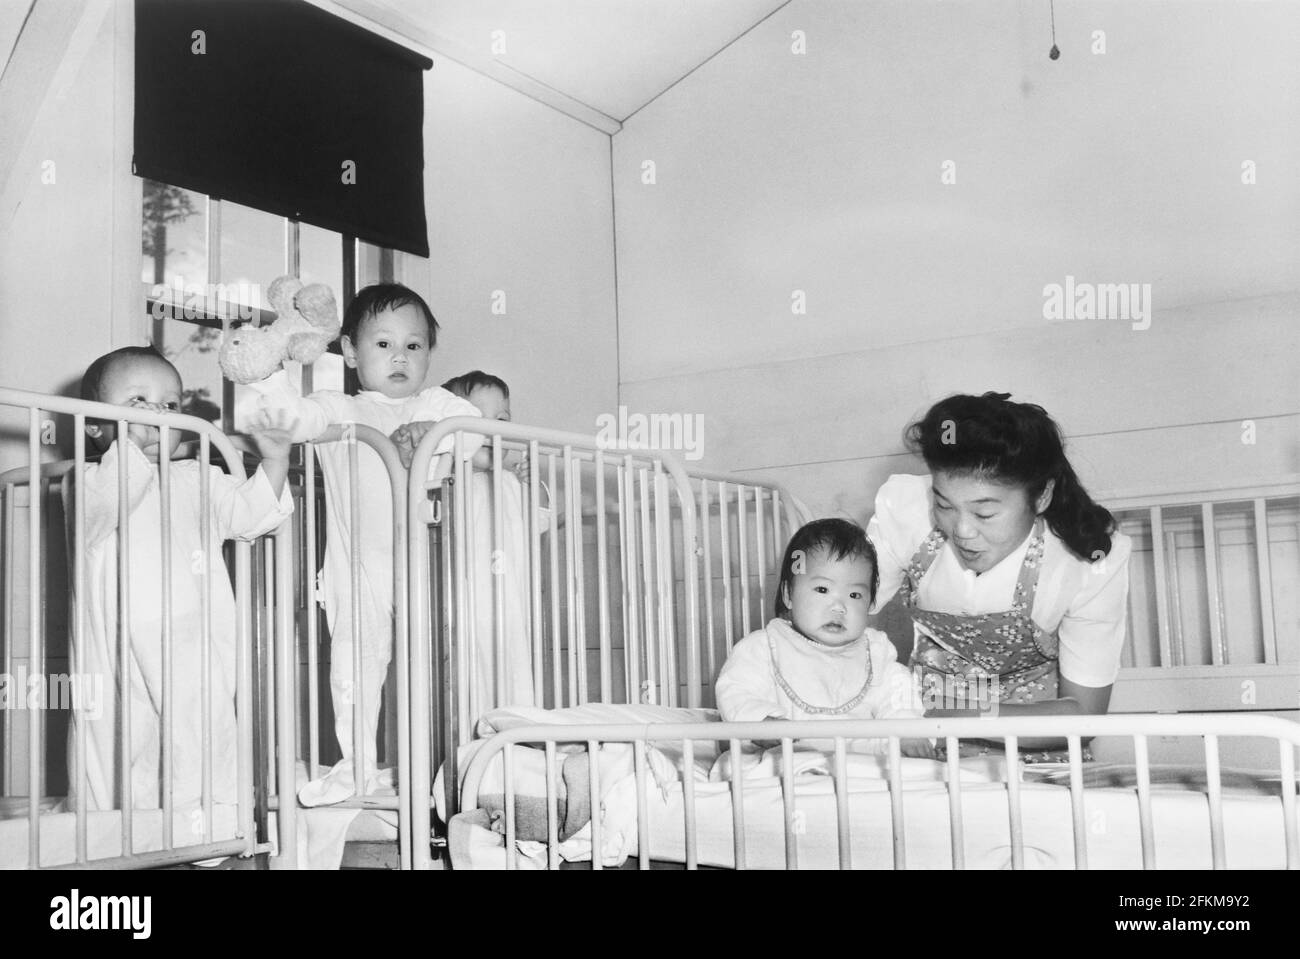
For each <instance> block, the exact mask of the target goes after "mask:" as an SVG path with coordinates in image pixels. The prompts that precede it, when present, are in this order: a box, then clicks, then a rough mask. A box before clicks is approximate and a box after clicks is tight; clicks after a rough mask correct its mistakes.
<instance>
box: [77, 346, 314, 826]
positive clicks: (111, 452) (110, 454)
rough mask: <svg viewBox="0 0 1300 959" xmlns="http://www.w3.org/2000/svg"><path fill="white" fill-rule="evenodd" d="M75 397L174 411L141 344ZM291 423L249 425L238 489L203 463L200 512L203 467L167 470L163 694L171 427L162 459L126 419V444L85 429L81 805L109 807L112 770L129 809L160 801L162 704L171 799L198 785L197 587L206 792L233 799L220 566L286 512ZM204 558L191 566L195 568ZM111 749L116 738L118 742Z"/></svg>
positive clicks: (164, 376)
mask: <svg viewBox="0 0 1300 959" xmlns="http://www.w3.org/2000/svg"><path fill="white" fill-rule="evenodd" d="M81 396H82V398H83V399H87V400H95V401H98V402H101V403H111V404H113V405H116V406H130V407H136V408H139V409H146V410H151V411H154V412H160V413H161V412H174V411H177V410H179V409H180V401H181V378H180V374H179V373H177V372H176V368H175V367H174V366H172V364H171V363H169V362H167V360H165V359H163V358H162V356H160V355H159V354H158V353H157V352H155V351H154V350H153V349H152V348H151V347H126V348H124V349H120V350H116V351H114V352H112V353H109V354H107V355H106V356H101V357H100V358H99V359H97V360H95V362H93V363H92V364H90V367H89V368H88V369H87V370H86V373H85V376H84V377H83V378H82V381H81ZM292 425H293V424H292V422H291V421H289V420H287V419H285V418H281V417H272V418H267V419H263V420H262V421H260V422H259V423H258V424H257V426H256V428H255V429H253V430H251V431H250V432H251V433H252V437H253V440H254V442H255V443H256V445H257V448H258V451H259V452H260V453H261V455H262V463H261V465H260V466H259V467H258V468H257V470H256V472H254V473H253V475H252V477H250V478H249V479H248V480H246V481H244V482H239V481H237V480H235V479H234V478H233V477H231V476H229V475H228V474H226V473H225V472H223V471H222V470H220V469H218V468H216V467H214V466H209V467H208V473H207V482H208V491H209V501H208V503H207V511H206V514H205V512H204V510H203V505H204V504H203V502H202V498H201V486H202V483H203V472H202V464H200V463H199V462H197V461H195V460H178V461H176V462H172V463H169V470H168V472H169V487H170V489H169V493H170V513H169V520H170V529H169V531H168V532H169V547H170V553H171V555H170V571H171V597H170V598H171V609H170V621H171V656H172V686H171V688H170V689H167V688H165V684H164V681H163V668H162V648H163V646H162V644H163V629H164V614H163V608H162V582H163V568H162V565H161V564H162V554H163V551H162V535H163V529H162V522H161V498H160V486H161V476H160V472H159V466H158V461H159V459H160V457H161V456H163V455H165V456H166V457H167V458H168V460H170V459H171V458H172V456H173V455H174V454H175V452H176V449H177V446H178V445H179V443H180V433H181V431H180V430H170V431H169V434H168V439H169V442H168V449H167V450H166V451H165V453H164V452H163V451H161V450H160V449H159V446H160V441H161V437H160V431H159V430H158V429H157V428H156V427H151V426H141V425H133V426H131V427H130V428H129V429H128V431H127V438H128V442H126V443H122V442H120V441H119V440H120V437H117V436H116V431H117V424H116V423H113V422H95V421H93V420H92V421H88V423H87V426H86V433H87V434H88V435H89V436H90V437H91V440H92V441H93V442H94V443H95V445H96V446H97V447H98V448H99V449H101V450H103V451H104V454H103V457H102V458H101V459H100V461H99V463H97V464H95V463H92V464H89V465H87V466H86V467H85V471H84V473H83V474H82V476H81V477H80V479H79V481H80V482H81V484H82V488H83V492H84V497H85V517H84V543H85V550H86V571H87V575H86V589H87V595H86V596H85V597H84V609H85V610H86V619H87V623H86V632H85V635H83V636H82V637H81V642H80V643H79V646H78V655H79V657H80V660H79V663H78V670H79V671H80V672H82V673H83V674H86V675H92V676H102V677H103V692H104V694H105V696H104V698H105V700H106V702H105V709H104V710H103V712H102V714H100V715H99V716H97V717H95V718H93V719H92V718H91V717H90V716H88V715H86V714H85V713H84V712H83V711H78V712H77V713H75V714H74V726H73V730H72V735H73V737H74V738H73V739H72V742H71V746H70V749H69V753H68V768H69V776H68V781H69V783H70V790H69V792H70V794H71V795H76V794H77V792H78V791H79V789H80V785H81V784H80V783H78V782H77V777H76V774H75V763H76V758H75V757H76V755H77V754H76V740H75V737H76V736H84V737H85V739H86V790H85V806H86V808H87V809H112V808H114V807H115V806H116V805H117V803H116V797H117V796H118V795H119V790H120V788H121V783H120V781H119V780H118V776H120V775H122V771H123V769H129V771H130V780H129V781H130V784H131V805H132V806H133V807H135V808H148V809H156V808H158V807H159V806H160V804H161V800H162V796H161V786H160V770H161V761H160V756H161V753H162V708H163V702H164V698H166V701H167V702H168V703H170V704H171V713H172V736H173V739H172V751H171V752H172V756H171V758H172V797H171V798H172V802H173V803H174V804H175V805H176V806H180V805H182V804H185V803H192V802H197V801H199V800H200V799H201V797H202V784H203V764H204V762H205V759H206V758H207V757H205V756H204V755H203V745H202V744H203V728H204V722H203V712H204V698H203V681H202V669H203V656H204V650H203V644H202V637H203V628H204V624H203V605H202V604H203V594H204V592H205V580H207V582H208V584H209V585H210V589H208V590H207V593H208V610H209V617H210V619H209V633H208V635H209V637H210V640H211V675H210V677H209V684H210V688H209V694H210V696H211V703H212V714H211V721H210V731H211V742H212V754H211V757H210V758H211V763H212V766H211V769H212V798H213V800H214V801H216V802H224V803H230V802H234V801H235V800H236V798H237V796H236V792H237V780H238V768H237V761H236V756H237V745H238V732H237V726H236V721H235V631H236V628H235V624H236V619H235V617H236V612H235V599H234V594H233V593H232V592H231V589H230V580H229V577H228V576H227V575H226V567H225V564H224V563H223V562H222V559H221V543H222V542H223V541H224V540H227V539H234V538H239V539H245V540H251V539H254V538H256V537H257V536H260V535H262V534H264V533H269V532H270V531H272V530H274V529H275V528H276V527H277V526H279V525H280V523H281V522H282V521H283V520H284V519H285V518H286V517H287V516H289V515H290V514H291V513H292V512H293V500H292V499H291V498H290V496H289V493H288V491H287V490H286V488H285V487H286V484H285V477H286V476H287V474H288V470H289V438H290V431H291V429H292ZM122 458H125V459H126V483H127V489H126V501H127V508H128V510H129V516H130V520H129V523H128V524H127V544H128V549H129V554H128V555H129V559H130V595H129V601H128V602H129V606H128V609H127V610H126V611H125V612H126V614H127V615H126V616H125V617H124V618H126V619H127V622H128V623H129V624H130V626H129V628H130V648H131V651H130V661H129V663H119V661H118V636H117V624H118V620H119V614H118V596H119V594H118V582H119V578H118V568H117V536H118V530H119V528H120V527H121V520H120V517H119V515H118V502H119V499H118V492H119V489H118V483H119V472H118V471H119V469H120V459H122ZM205 526H209V528H210V529H211V530H212V533H211V535H210V536H209V550H208V552H207V555H206V556H204V552H203V529H204V527H205ZM196 558H202V559H203V562H196ZM120 669H129V670H130V716H131V723H130V725H131V728H130V749H129V755H122V756H121V758H120V759H119V757H118V749H119V748H121V749H122V750H123V752H124V753H126V752H128V751H127V747H126V742H125V741H124V740H122V739H121V738H120V737H119V735H118V719H117V710H118V709H120V708H121V705H122V704H120V703H118V702H117V699H116V692H117V690H118V689H120V687H119V685H118V682H119V680H118V675H119V670H120ZM119 743H120V744H121V745H120V747H119Z"/></svg>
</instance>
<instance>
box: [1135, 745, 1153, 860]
mask: <svg viewBox="0 0 1300 959" xmlns="http://www.w3.org/2000/svg"><path fill="white" fill-rule="evenodd" d="M1133 760H1134V762H1135V763H1136V764H1137V791H1138V823H1139V826H1140V828H1141V831H1142V868H1143V869H1155V868H1156V835H1155V830H1154V828H1153V827H1152V823H1151V763H1150V760H1149V759H1148V757H1147V738H1146V736H1134V737H1133Z"/></svg>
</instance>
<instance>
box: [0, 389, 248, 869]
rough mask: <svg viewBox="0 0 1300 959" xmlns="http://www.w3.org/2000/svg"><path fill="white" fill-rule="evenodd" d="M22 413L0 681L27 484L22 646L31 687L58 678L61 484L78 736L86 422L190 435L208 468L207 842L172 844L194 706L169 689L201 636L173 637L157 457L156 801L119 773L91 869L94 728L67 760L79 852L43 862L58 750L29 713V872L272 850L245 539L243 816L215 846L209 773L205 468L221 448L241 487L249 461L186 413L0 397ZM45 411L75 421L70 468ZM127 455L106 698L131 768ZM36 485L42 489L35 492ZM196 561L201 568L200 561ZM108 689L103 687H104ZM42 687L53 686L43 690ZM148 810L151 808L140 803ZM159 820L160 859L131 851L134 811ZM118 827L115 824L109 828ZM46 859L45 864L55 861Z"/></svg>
mask: <svg viewBox="0 0 1300 959" xmlns="http://www.w3.org/2000/svg"><path fill="white" fill-rule="evenodd" d="M5 407H7V408H11V409H12V408H18V409H24V410H26V411H27V419H28V424H27V431H28V439H27V454H28V466H27V467H25V468H20V469H17V470H11V471H9V473H7V474H5V477H4V478H3V481H2V483H3V487H4V496H5V507H4V508H5V527H4V533H5V537H6V542H5V565H4V572H5V596H4V600H5V604H6V607H7V609H6V615H5V621H4V627H5V629H4V636H3V646H4V670H5V673H6V676H8V675H11V674H12V671H13V666H14V659H15V655H14V644H15V641H16V630H15V627H16V625H17V624H16V623H15V621H14V618H13V616H12V615H11V613H12V609H13V602H14V600H15V598H16V597H15V596H14V595H13V592H12V590H11V585H12V582H13V580H12V577H13V575H14V572H15V570H16V569H18V563H19V557H18V556H17V555H15V553H14V551H13V536H14V534H15V532H16V529H17V524H16V513H15V502H16V498H15V494H16V493H17V491H18V490H19V489H21V488H23V487H24V486H25V487H26V488H27V490H28V493H29V496H28V523H27V530H28V535H27V540H28V549H27V555H26V557H25V559H26V572H27V578H28V584H27V585H28V590H27V622H26V630H27V646H28V660H29V663H30V666H29V670H30V674H31V676H33V677H39V678H40V681H41V682H42V683H44V684H45V685H46V686H48V685H49V684H50V682H51V680H52V678H53V677H52V676H50V675H47V672H48V669H47V656H46V644H47V642H49V641H50V640H51V639H53V637H52V636H51V634H50V631H49V630H48V629H47V624H46V615H47V610H48V609H49V608H50V606H51V604H52V603H54V602H56V601H58V600H59V599H60V598H59V597H55V596H51V595H49V593H48V591H47V586H48V583H47V577H46V573H47V570H48V563H47V557H46V556H45V555H43V542H44V540H45V539H46V538H47V537H48V535H49V534H48V533H47V532H46V528H47V526H48V516H47V510H48V511H50V512H52V510H53V507H52V505H51V506H48V507H47V504H46V500H47V499H48V498H50V495H51V493H52V491H53V489H54V487H53V486H52V485H51V484H53V483H54V482H55V481H59V480H62V481H64V482H63V486H62V493H63V495H64V500H65V504H64V505H65V509H66V506H67V505H69V504H68V503H67V501H68V500H70V501H71V502H70V505H71V510H70V512H71V528H70V529H67V530H66V534H67V537H68V539H69V542H68V547H69V562H70V564H71V571H70V572H71V583H70V584H69V585H70V595H68V596H67V597H66V598H67V599H68V600H69V606H70V619H69V623H68V626H69V642H68V646H67V648H68V656H69V660H70V663H69V666H70V668H69V674H70V677H71V679H72V686H73V696H74V699H73V712H74V715H73V717H72V724H73V725H74V726H75V725H78V724H79V720H80V719H81V718H82V713H83V712H84V711H85V710H86V707H87V705H88V703H87V700H86V699H85V698H83V697H84V696H86V695H87V694H88V692H89V690H88V689H87V688H84V687H83V688H82V689H78V688H77V680H78V678H80V679H81V680H83V681H87V680H88V677H86V676H83V675H82V673H83V672H84V670H85V668H86V659H85V656H86V654H85V652H84V649H83V644H84V643H85V641H86V639H85V638H86V637H87V635H88V626H87V617H88V610H87V606H88V597H89V594H88V582H87V563H86V503H85V495H86V487H85V483H83V482H81V481H79V478H80V477H82V476H84V475H85V469H86V466H87V458H86V448H85V444H86V438H85V437H86V433H85V427H86V425H87V422H88V421H94V420H101V421H108V422H116V424H117V431H118V435H119V436H122V435H125V433H126V431H127V429H128V427H129V426H130V425H133V424H141V425H145V426H149V427H155V428H157V429H158V431H159V434H158V439H159V448H160V449H168V448H169V440H170V436H171V435H174V434H172V431H177V432H184V433H189V434H195V435H196V436H197V439H198V459H199V463H200V466H201V474H200V476H201V479H200V494H199V495H200V508H201V515H202V516H203V517H205V521H204V525H203V527H202V530H201V536H202V553H203V557H202V564H203V566H202V569H200V570H199V571H198V572H200V573H202V574H203V575H202V582H203V583H204V587H203V590H202V594H201V597H202V598H201V610H202V612H201V636H199V637H197V639H198V641H199V642H200V643H201V648H202V654H201V663H202V667H201V681H200V691H199V698H200V701H201V702H200V705H201V707H202V709H203V713H202V748H203V757H202V776H201V778H202V795H201V799H200V803H199V809H198V810H196V812H197V813H200V814H201V815H200V816H199V818H198V819H191V823H190V826H191V828H190V830H189V834H188V835H187V836H185V837H184V838H187V839H194V838H196V837H199V838H200V840H201V841H197V842H192V843H188V844H187V843H184V842H178V841H177V840H178V839H179V838H182V837H179V836H177V835H176V834H175V833H174V827H173V814H174V808H173V789H172V785H173V776H174V769H175V762H174V757H173V754H172V744H173V738H174V723H175V716H176V710H177V708H192V706H193V704H189V703H181V704H179V707H178V704H177V703H175V702H174V701H173V700H174V699H175V698H176V697H175V696H174V695H173V694H172V692H171V691H172V690H173V689H174V685H173V666H174V661H175V658H176V657H175V652H174V648H175V644H176V643H177V642H180V641H187V642H190V641H193V640H194V639H196V637H190V636H177V635H175V634H174V630H173V607H172V603H173V597H174V595H175V594H174V591H173V581H172V576H173V574H172V565H171V561H172V557H171V551H172V542H171V540H172V536H171V531H172V522H173V520H172V516H173V513H172V506H171V494H172V481H171V473H172V471H173V469H175V467H174V466H173V464H172V462H171V461H170V460H169V458H168V457H166V456H163V457H160V458H159V461H158V464H157V470H158V474H159V499H160V505H161V515H160V518H159V524H160V530H161V536H160V544H161V550H162V555H161V557H159V562H160V565H161V570H162V577H161V582H160V583H159V584H158V589H159V594H158V595H159V602H160V610H161V638H162V645H161V656H162V660H161V663H162V665H161V671H162V683H163V687H162V693H161V698H162V707H161V733H160V735H161V743H162V746H161V761H160V767H161V768H160V777H159V782H160V786H161V797H160V798H159V797H136V796H133V795H132V792H133V790H132V782H131V779H132V775H131V763H130V762H129V761H127V762H125V763H123V764H122V765H121V766H120V767H119V775H118V783H117V787H116V788H117V800H116V802H117V808H116V810H113V811H114V812H116V814H117V818H118V820H119V823H118V825H117V826H116V827H112V828H111V829H110V832H111V831H113V829H116V830H117V831H120V855H117V856H109V857H97V858H94V859H92V858H90V850H89V838H90V835H89V834H90V832H91V813H92V811H91V810H90V809H88V808H87V792H88V789H89V787H88V782H89V779H88V772H87V738H88V734H87V732H86V730H84V729H83V730H82V732H81V733H79V734H77V735H76V736H75V737H74V738H75V746H74V748H73V750H72V753H73V754H72V756H70V757H67V759H68V761H69V765H70V770H69V776H70V779H69V785H70V786H71V787H72V792H73V793H75V800H74V801H73V803H72V806H73V808H72V812H73V813H74V814H75V826H74V830H75V832H74V836H75V838H74V845H73V848H74V854H73V855H72V857H71V858H69V859H68V860H66V861H58V862H43V857H42V831H43V830H42V823H41V820H42V799H43V798H44V797H43V794H44V786H45V782H46V779H45V767H46V764H47V762H48V761H50V759H51V752H50V750H49V748H48V747H49V743H48V741H47V716H46V710H45V709H37V710H34V711H32V710H29V711H28V712H29V718H28V722H27V740H26V743H25V749H26V759H27V770H26V790H27V816H26V826H27V830H26V833H27V843H28V855H27V865H28V867H29V868H41V867H45V866H49V867H56V868H58V867H65V868H77V869H84V868H101V867H117V868H121V867H147V866H159V865H166V864H171V863H179V862H193V861H198V860H202V859H210V858H215V857H221V856H230V855H252V854H254V853H256V852H261V851H265V850H266V849H269V845H263V844H259V843H258V842H257V837H256V834H255V826H254V797H253V779H254V769H253V750H254V745H253V737H254V730H253V719H252V716H253V708H252V698H251V689H252V660H251V639H250V636H251V633H250V626H251V617H250V610H251V599H250V598H251V595H252V583H251V581H250V544H249V543H247V542H242V541H236V542H235V545H234V557H235V575H234V595H235V602H236V624H235V636H234V647H235V686H236V688H235V694H236V700H235V703H234V706H235V709H236V722H237V727H236V728H237V739H238V742H237V774H236V775H237V804H236V810H235V814H234V819H235V822H234V824H233V838H229V839H217V838H215V835H214V823H215V821H216V820H215V817H214V796H213V768H212V748H213V728H212V727H213V703H212V685H213V682H212V669H213V666H212V635H211V629H212V623H211V612H212V593H211V583H212V581H213V579H214V577H217V576H220V577H222V578H223V579H224V577H225V575H226V573H225V570H224V569H221V570H217V569H214V568H212V567H211V564H210V556H211V547H212V546H213V545H214V544H213V540H212V536H213V529H212V522H211V517H212V509H211V489H210V485H209V479H208V467H209V465H210V463H211V456H212V453H213V451H214V450H215V451H216V452H217V453H218V454H219V455H220V456H221V458H222V459H223V460H224V462H225V466H226V469H227V471H228V472H229V473H230V474H231V475H232V476H233V478H235V479H237V480H242V479H244V471H243V465H242V460H241V459H240V456H239V453H238V451H237V450H236V449H235V447H234V445H233V444H232V443H231V442H230V440H229V439H227V438H226V437H225V436H224V435H223V434H222V433H221V432H220V431H218V430H217V429H216V428H215V427H213V426H212V425H211V424H209V423H207V422H206V421H204V420H201V419H198V418H196V417H192V416H185V415H181V414H177V413H155V412H152V411H148V410H144V409H138V408H126V407H118V406H110V405H108V404H104V403H94V402H88V401H83V400H75V399H67V398H64V397H58V396H48V395H41V394H35V393H29V392H25V391H20V390H11V389H0V408H5ZM50 414H58V415H63V416H68V417H71V418H72V423H73V447H74V458H73V460H71V461H68V462H63V463H43V462H42V455H41V454H42V446H43V445H45V442H47V441H48V442H52V437H53V421H51V420H48V419H47V417H48V416H49V415H50ZM127 476H128V458H127V457H122V458H120V459H119V460H118V469H117V474H116V483H117V490H118V498H117V503H116V507H117V514H116V515H117V518H118V520H117V521H115V522H117V526H116V529H117V537H116V539H117V543H116V562H117V570H118V573H117V577H116V578H117V583H116V594H117V603H118V616H117V617H116V623H115V631H116V649H115V655H116V658H117V663H118V665H119V667H120V668H118V669H117V671H116V672H117V677H116V686H117V688H116V689H115V690H114V689H111V688H110V689H108V690H106V691H105V695H106V696H110V697H112V696H115V697H117V703H116V706H117V709H116V711H117V716H118V723H117V725H116V729H115V736H116V739H117V743H118V745H119V746H120V748H121V751H122V754H123V755H124V756H126V757H130V756H131V755H132V746H131V728H132V721H131V709H130V683H131V675H132V670H131V669H130V668H129V666H128V665H127V664H130V663H131V662H132V637H131V616H130V612H131V610H130V600H131V578H132V561H131V557H132V544H131V537H130V535H129V529H130V524H129V523H122V522H120V518H121V517H124V516H126V515H128V513H129V512H130V507H129V503H128V499H127V495H128V484H127ZM33 481H34V482H33ZM194 562H199V560H198V558H195V560H194ZM99 678H100V679H101V681H102V680H104V679H105V678H108V677H104V676H100V677H99ZM104 685H105V686H111V685H112V681H111V678H110V682H108V683H104ZM42 688H45V687H42ZM13 718H14V717H13V716H5V717H3V719H4V724H5V736H6V738H5V741H4V743H3V745H4V748H5V753H6V756H8V755H11V750H13V749H14V748H15V743H14V742H13V739H12V737H11V732H12V730H11V723H12V722H13ZM12 786H13V784H12V783H10V782H6V783H5V789H6V792H9V791H11V787H12ZM140 801H143V805H140ZM154 804H157V806H159V807H160V809H161V823H160V839H159V841H158V845H159V846H160V847H161V848H157V849H154V850H151V851H139V852H138V851H136V845H137V843H136V842H135V838H136V837H135V825H136V816H137V813H139V812H140V810H142V809H152V808H155V805H154ZM105 825H106V820H104V818H103V817H102V815H101V816H97V817H96V823H95V828H96V830H99V829H100V828H102V827H104V826H105ZM110 825H111V824H110ZM47 858H48V857H47Z"/></svg>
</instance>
